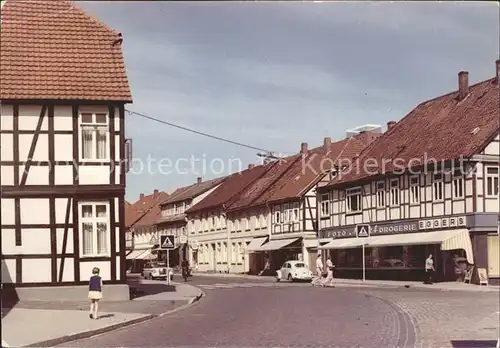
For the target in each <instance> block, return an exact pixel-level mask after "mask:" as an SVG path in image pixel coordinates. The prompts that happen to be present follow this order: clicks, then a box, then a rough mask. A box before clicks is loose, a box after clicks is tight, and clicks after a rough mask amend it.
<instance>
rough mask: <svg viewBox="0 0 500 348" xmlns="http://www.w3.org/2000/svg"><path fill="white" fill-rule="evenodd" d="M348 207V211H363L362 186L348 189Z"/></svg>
mask: <svg viewBox="0 0 500 348" xmlns="http://www.w3.org/2000/svg"><path fill="white" fill-rule="evenodd" d="M346 207H347V212H348V213H354V212H359V211H361V187H356V188H350V189H347V190H346Z"/></svg>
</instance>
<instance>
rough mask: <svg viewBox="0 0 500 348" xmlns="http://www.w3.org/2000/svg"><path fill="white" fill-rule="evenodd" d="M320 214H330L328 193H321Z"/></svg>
mask: <svg viewBox="0 0 500 348" xmlns="http://www.w3.org/2000/svg"><path fill="white" fill-rule="evenodd" d="M321 216H330V196H329V195H328V193H325V194H322V195H321Z"/></svg>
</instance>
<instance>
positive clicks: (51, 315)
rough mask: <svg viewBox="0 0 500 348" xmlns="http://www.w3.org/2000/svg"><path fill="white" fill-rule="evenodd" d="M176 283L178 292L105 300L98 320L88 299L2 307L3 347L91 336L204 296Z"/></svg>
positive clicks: (35, 344)
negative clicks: (121, 299)
mask: <svg viewBox="0 0 500 348" xmlns="http://www.w3.org/2000/svg"><path fill="white" fill-rule="evenodd" d="M148 282H150V281H148ZM153 282H154V281H153ZM144 283H147V282H146V281H144ZM172 284H173V285H175V291H170V292H160V293H156V294H151V295H145V296H141V297H137V298H134V299H133V300H131V301H123V302H106V300H105V299H104V300H103V301H102V303H100V306H99V312H100V313H99V316H100V318H99V319H98V320H92V319H90V318H89V316H88V313H89V312H88V310H89V303H88V301H79V302H42V301H29V302H28V301H26V302H19V303H17V304H16V305H15V306H14V307H13V308H9V309H7V308H2V341H3V342H2V347H5V346H10V347H22V346H33V347H51V346H54V345H57V344H62V343H65V342H69V341H72V340H75V339H81V338H85V337H90V336H93V335H96V334H99V333H103V332H107V331H111V330H114V329H117V328H121V327H124V326H129V325H133V324H135V323H138V322H142V321H146V320H149V319H152V318H155V317H158V316H162V315H165V314H168V313H170V312H172V311H175V310H179V309H182V308H183V307H185V306H188V305H189V304H191V303H193V302H195V301H197V300H199V299H200V298H201V296H202V295H203V293H202V292H201V290H199V289H198V288H196V287H194V286H191V285H189V284H178V283H172Z"/></svg>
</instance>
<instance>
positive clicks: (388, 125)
mask: <svg viewBox="0 0 500 348" xmlns="http://www.w3.org/2000/svg"><path fill="white" fill-rule="evenodd" d="M395 125H396V121H389V122H387V130H388V131H390V130H391V129H392V127H394V126H395Z"/></svg>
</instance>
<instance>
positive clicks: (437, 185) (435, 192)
mask: <svg viewBox="0 0 500 348" xmlns="http://www.w3.org/2000/svg"><path fill="white" fill-rule="evenodd" d="M436 178H437V179H436ZM439 193H440V194H441V195H439ZM432 198H433V201H434V202H442V201H444V174H443V173H434V174H433V175H432Z"/></svg>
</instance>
